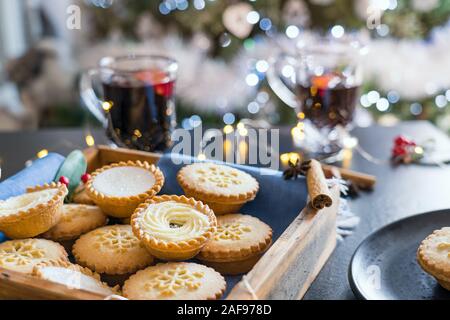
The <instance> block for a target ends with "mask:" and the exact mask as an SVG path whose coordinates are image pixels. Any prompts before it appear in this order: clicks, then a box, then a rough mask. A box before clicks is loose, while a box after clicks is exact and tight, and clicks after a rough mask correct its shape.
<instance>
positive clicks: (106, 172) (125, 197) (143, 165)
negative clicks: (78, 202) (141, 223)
mask: <svg viewBox="0 0 450 320" xmlns="http://www.w3.org/2000/svg"><path fill="white" fill-rule="evenodd" d="M163 184H164V176H163V174H162V172H161V171H160V170H159V169H158V168H157V167H155V166H154V165H150V164H149V163H148V162H145V161H144V162H140V161H136V162H132V161H128V162H120V163H115V164H111V165H109V166H104V167H102V168H100V169H98V170H97V171H95V172H94V173H93V174H92V175H91V178H90V179H89V181H88V182H87V184H86V192H87V194H88V195H89V197H90V198H91V199H92V201H94V202H95V203H96V204H97V205H98V206H99V207H100V208H101V209H102V210H103V211H104V212H105V213H106V214H108V215H110V216H113V217H116V218H127V217H130V216H131V214H132V213H133V211H134V209H136V207H137V206H138V205H139V204H140V203H142V202H144V201H145V200H146V199H148V198H151V197H153V196H155V195H156V194H157V193H158V192H159V191H160V190H161V188H162V186H163Z"/></svg>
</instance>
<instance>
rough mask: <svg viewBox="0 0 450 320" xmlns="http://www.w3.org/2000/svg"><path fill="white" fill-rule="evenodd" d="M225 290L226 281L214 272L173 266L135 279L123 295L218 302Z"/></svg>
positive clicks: (150, 269)
mask: <svg viewBox="0 0 450 320" xmlns="http://www.w3.org/2000/svg"><path fill="white" fill-rule="evenodd" d="M225 288H226V282H225V279H224V278H223V277H222V276H221V275H220V274H219V273H217V272H216V271H214V270H213V269H211V268H208V267H206V266H203V265H200V264H196V263H188V262H170V263H160V264H158V265H156V266H153V267H148V268H147V269H144V270H141V271H138V272H137V273H136V274H135V275H132V276H131V277H130V279H128V280H127V281H125V284H124V285H123V295H124V296H125V297H126V298H128V299H132V300H215V299H219V298H220V297H221V296H222V295H223V293H224V292H225Z"/></svg>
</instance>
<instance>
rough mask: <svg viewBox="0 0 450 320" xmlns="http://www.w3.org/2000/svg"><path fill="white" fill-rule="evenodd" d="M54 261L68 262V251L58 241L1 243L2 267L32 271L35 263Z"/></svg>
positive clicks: (0, 260) (57, 262) (0, 264)
mask: <svg viewBox="0 0 450 320" xmlns="http://www.w3.org/2000/svg"><path fill="white" fill-rule="evenodd" d="M49 261H52V262H53V263H55V264H60V263H67V262H69V259H68V258H67V252H66V251H65V250H64V248H63V247H62V246H61V245H60V244H59V243H56V242H53V241H50V240H44V239H23V240H10V241H6V242H3V243H0V267H1V268H5V269H10V270H13V271H18V272H23V273H31V272H32V271H33V268H34V266H35V265H37V264H39V263H42V262H49Z"/></svg>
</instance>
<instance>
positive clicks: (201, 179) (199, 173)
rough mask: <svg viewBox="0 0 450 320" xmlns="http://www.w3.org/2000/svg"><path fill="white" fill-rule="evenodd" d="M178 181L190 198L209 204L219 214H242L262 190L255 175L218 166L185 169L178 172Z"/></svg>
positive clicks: (209, 165) (205, 164)
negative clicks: (242, 208) (243, 207)
mask: <svg viewBox="0 0 450 320" xmlns="http://www.w3.org/2000/svg"><path fill="white" fill-rule="evenodd" d="M177 181H178V183H179V184H180V186H181V188H182V189H183V190H184V192H185V194H186V196H188V197H194V198H195V199H198V200H201V201H203V202H205V203H206V204H208V205H209V206H210V208H211V209H213V211H214V213H215V214H226V213H235V212H238V211H239V209H240V208H241V207H242V206H243V205H244V204H245V203H246V202H248V201H251V200H253V199H254V198H255V197H256V194H257V193H258V190H259V184H258V182H257V181H256V179H255V178H253V177H252V176H251V175H249V174H247V173H245V172H243V171H241V170H238V169H235V168H232V167H229V166H225V165H220V164H215V163H194V164H191V165H188V166H185V167H183V168H182V169H181V170H180V171H179V172H178V174H177Z"/></svg>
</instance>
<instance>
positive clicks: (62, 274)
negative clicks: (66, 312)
mask: <svg viewBox="0 0 450 320" xmlns="http://www.w3.org/2000/svg"><path fill="white" fill-rule="evenodd" d="M32 275H33V276H35V277H37V278H40V279H43V280H47V281H51V282H55V283H59V284H62V285H64V286H67V287H68V288H69V289H77V290H84V291H89V292H93V293H97V294H100V295H104V296H110V295H114V294H117V288H110V287H109V286H108V285H107V284H106V283H104V282H102V281H101V280H100V275H99V274H97V273H95V272H92V271H91V270H89V269H88V268H84V267H81V266H79V265H76V264H71V263H63V264H55V263H52V262H46V263H40V264H38V265H36V266H35V267H34V269H33V273H32Z"/></svg>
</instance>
